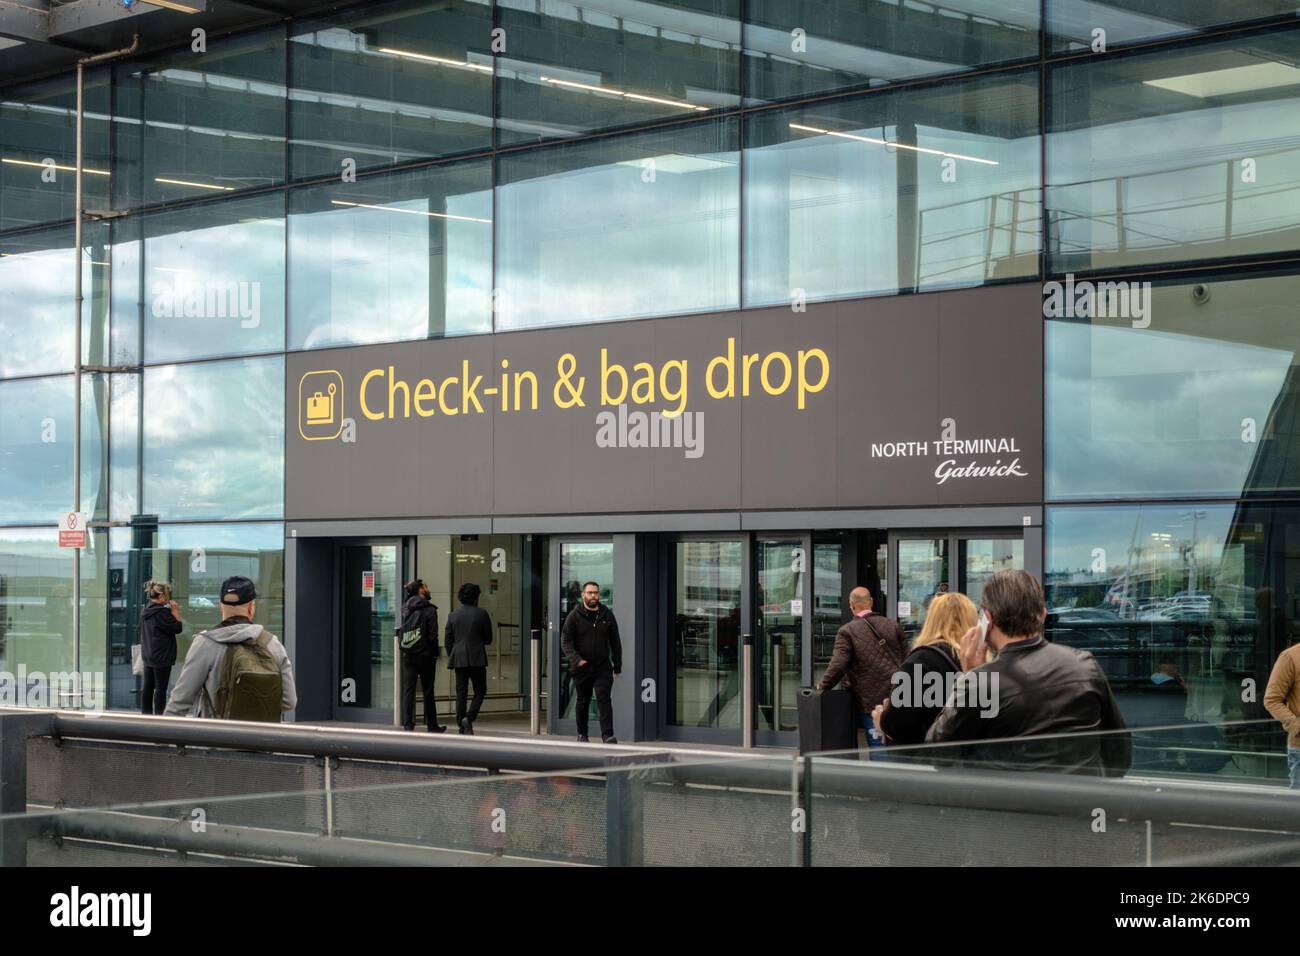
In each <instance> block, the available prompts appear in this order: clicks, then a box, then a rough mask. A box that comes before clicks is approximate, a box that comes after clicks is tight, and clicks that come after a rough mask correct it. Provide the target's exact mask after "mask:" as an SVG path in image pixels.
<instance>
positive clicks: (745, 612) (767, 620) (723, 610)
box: [662, 528, 1025, 746]
mask: <svg viewBox="0 0 1300 956" xmlns="http://www.w3.org/2000/svg"><path fill="white" fill-rule="evenodd" d="M666 551H667V554H666V558H667V560H666V561H665V562H664V566H665V571H666V574H667V579H666V583H667V587H666V588H662V592H663V593H662V599H663V600H664V601H665V603H666V604H667V605H668V608H667V610H668V613H667V615H666V620H667V622H668V624H667V633H666V635H665V638H666V651H667V653H666V654H665V655H664V664H665V666H666V668H667V670H668V673H669V677H670V679H669V680H668V681H667V686H668V700H667V701H666V707H665V708H664V711H663V713H664V726H663V728H662V733H663V735H664V736H667V737H672V738H676V739H685V740H700V741H713V742H720V743H721V742H725V743H739V739H740V735H741V733H740V732H741V726H742V721H743V720H744V716H743V704H744V701H743V695H742V693H741V689H742V688H741V675H742V673H743V667H742V657H741V654H742V648H743V638H744V635H745V634H746V633H750V634H752V635H753V647H754V650H753V655H754V683H755V686H754V709H753V721H754V732H755V733H754V739H755V742H756V743H757V744H759V745H763V744H769V745H786V746H788V745H791V744H792V743H793V742H794V738H795V734H796V733H797V731H798V709H797V701H798V690H799V688H800V687H806V686H810V685H815V684H817V683H818V682H820V681H821V679H822V677H823V675H824V674H825V673H826V668H827V666H828V665H829V664H830V661H831V656H832V653H833V651H834V646H835V635H836V633H837V632H838V630H839V628H840V627H841V625H843V624H844V623H845V622H847V621H848V620H849V610H848V600H849V593H850V591H852V589H853V588H855V587H858V586H863V587H866V588H868V589H869V590H870V591H871V593H872V597H873V607H874V609H875V611H876V612H877V613H880V614H884V615H886V616H888V617H893V618H895V619H896V620H897V621H899V623H900V625H901V626H902V627H903V630H904V632H905V633H906V634H907V636H908V637H909V638H911V637H914V636H915V635H916V634H918V633H920V631H921V628H922V627H923V626H924V622H925V615H926V612H927V610H928V608H929V605H930V602H931V601H932V600H933V599H934V596H935V595H936V594H941V593H944V592H946V591H961V592H963V593H965V594H966V595H967V596H969V597H970V598H971V599H972V600H973V601H976V602H978V601H979V595H980V592H981V591H982V589H983V583H984V581H986V580H987V579H988V578H989V576H990V575H992V574H994V573H995V572H997V571H1002V570H1007V569H1012V568H1024V566H1025V544H1024V537H1023V532H1022V531H1021V529H1010V528H1007V529H991V530H987V531H984V530H981V531H968V530H965V529H963V530H960V531H949V530H942V531H936V530H933V529H927V530H925V531H918V532H908V531H886V530H883V529H881V530H856V531H834V532H825V531H818V532H811V533H809V532H789V533H776V534H751V535H734V536H696V535H691V536H681V537H678V538H674V539H672V540H671V541H670V542H669V544H668V547H667V549H666Z"/></svg>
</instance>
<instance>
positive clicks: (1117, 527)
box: [1045, 504, 1236, 581]
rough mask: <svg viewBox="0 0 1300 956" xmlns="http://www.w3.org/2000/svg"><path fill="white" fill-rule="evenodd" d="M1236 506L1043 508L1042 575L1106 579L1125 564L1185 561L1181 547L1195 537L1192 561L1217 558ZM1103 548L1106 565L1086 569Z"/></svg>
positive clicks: (1180, 562)
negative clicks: (1045, 516) (1045, 520)
mask: <svg viewBox="0 0 1300 956" xmlns="http://www.w3.org/2000/svg"><path fill="white" fill-rule="evenodd" d="M1235 514H1236V508H1235V507H1234V506H1232V505H1217V506H1215V505H1211V506H1206V505H1203V504H1202V505H1197V506H1196V507H1195V509H1192V508H1190V507H1187V506H1180V505H1157V506H1154V507H1120V508H1114V507H1111V508H1055V509H1052V510H1051V511H1049V513H1048V523H1047V538H1046V546H1047V555H1046V561H1045V566H1046V568H1047V577H1048V578H1049V579H1051V578H1059V577H1061V576H1066V575H1071V576H1073V575H1081V576H1082V577H1085V578H1095V579H1097V580H1099V581H1109V580H1111V579H1113V578H1115V577H1117V576H1119V575H1120V574H1122V573H1123V572H1124V571H1125V570H1128V569H1136V568H1141V567H1150V566H1151V565H1165V564H1173V565H1178V566H1181V565H1183V564H1185V563H1186V562H1185V552H1184V551H1183V550H1181V548H1182V546H1190V545H1191V544H1192V538H1193V536H1195V539H1196V555H1197V560H1198V561H1199V562H1200V563H1201V564H1208V563H1210V562H1212V561H1215V560H1218V558H1219V557H1220V556H1221V555H1222V553H1223V544H1224V542H1225V541H1226V540H1227V538H1228V529H1229V528H1230V527H1231V525H1232V519H1233V516H1234V515H1235ZM1096 548H1102V549H1104V550H1105V559H1106V569H1105V570H1104V571H1097V572H1094V571H1092V570H1091V569H1092V566H1093V564H1094V562H1096V561H1097V560H1098V556H1096V555H1094V553H1093V551H1094V549H1096Z"/></svg>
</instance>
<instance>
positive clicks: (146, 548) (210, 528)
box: [108, 516, 392, 710]
mask: <svg viewBox="0 0 1300 956" xmlns="http://www.w3.org/2000/svg"><path fill="white" fill-rule="evenodd" d="M135 522H136V525H137V527H135V528H114V529H112V532H111V534H112V545H113V550H112V555H111V557H110V561H111V570H110V572H109V579H110V593H109V636H108V661H109V690H110V701H111V706H112V707H114V708H124V709H131V710H139V709H140V705H141V700H140V683H141V681H140V678H137V677H135V676H133V675H132V674H131V645H132V644H138V643H139V641H140V610H141V608H142V607H143V606H144V603H145V596H144V585H145V582H146V581H148V580H150V579H154V580H159V581H167V582H169V583H170V584H171V586H172V596H173V598H174V599H175V600H176V603H177V604H178V605H179V606H180V612H181V622H182V624H183V625H184V629H183V630H182V631H181V633H180V635H179V636H178V637H177V639H176V647H177V658H176V659H177V661H178V662H183V661H184V660H185V655H186V654H187V653H188V652H189V646H190V642H191V641H192V640H193V639H194V635H195V634H197V633H198V632H199V631H202V630H204V629H205V628H209V627H214V626H215V625H216V624H218V623H219V622H220V621H221V611H220V609H219V608H218V607H217V602H218V600H219V598H220V590H221V582H222V581H224V580H225V579H226V578H228V577H230V576H231V575H232V574H239V575H242V576H244V577H246V578H249V579H250V580H252V581H253V583H254V585H255V586H256V588H257V610H256V615H257V623H259V624H261V625H263V626H264V627H266V629H267V630H269V631H270V632H271V633H272V634H274V635H275V636H276V637H278V638H280V639H281V640H282V641H283V640H284V636H285V635H284V526H283V525H280V524H192V525H162V526H161V527H160V526H158V524H157V523H156V522H151V521H150V520H149V519H148V518H146V517H143V516H136V518H135ZM389 633H390V635H391V633H392V632H391V631H390V632H389ZM317 653H319V650H317ZM179 675H180V667H179V665H178V666H177V667H174V668H173V669H172V673H171V678H172V680H173V681H175V679H176V678H177V677H178V676H179Z"/></svg>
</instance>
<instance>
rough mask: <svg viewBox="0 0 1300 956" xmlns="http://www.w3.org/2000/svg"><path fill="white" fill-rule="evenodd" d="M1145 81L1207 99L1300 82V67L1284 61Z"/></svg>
mask: <svg viewBox="0 0 1300 956" xmlns="http://www.w3.org/2000/svg"><path fill="white" fill-rule="evenodd" d="M1142 83H1143V85H1144V86H1154V87H1157V88H1158V89H1162V90H1169V91H1170V92H1172V93H1182V94H1184V95H1186V96H1195V97H1197V98H1199V99H1207V98H1208V97H1211V96H1232V95H1233V94H1234V93H1253V92H1255V91H1257V90H1269V89H1274V88H1276V87H1279V86H1295V85H1297V84H1300V69H1296V68H1295V67H1294V66H1288V65H1287V64H1285V63H1254V64H1252V65H1250V66H1230V67H1228V68H1227V69H1224V70H1208V71H1206V72H1204V73H1188V74H1185V75H1184V76H1167V77H1165V78H1164V79H1160V80H1143V81H1142Z"/></svg>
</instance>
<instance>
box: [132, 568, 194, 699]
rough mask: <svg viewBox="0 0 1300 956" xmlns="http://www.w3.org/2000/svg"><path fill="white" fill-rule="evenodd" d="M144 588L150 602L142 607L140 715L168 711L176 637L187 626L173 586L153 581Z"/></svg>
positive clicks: (174, 663) (174, 664)
mask: <svg viewBox="0 0 1300 956" xmlns="http://www.w3.org/2000/svg"><path fill="white" fill-rule="evenodd" d="M144 587H145V596H146V597H147V598H148V599H149V601H148V603H147V604H145V606H144V607H142V608H140V663H141V664H143V665H144V686H143V687H142V688H140V713H142V714H161V713H162V712H163V711H164V710H166V709H167V683H168V681H170V680H171V676H172V668H173V667H175V666H176V635H177V634H179V633H180V632H181V628H182V627H183V626H184V625H182V624H181V609H180V605H178V604H177V603H176V602H175V601H173V600H172V589H171V585H169V584H165V583H163V582H162V581H149V582H147V583H146V584H145V586H144Z"/></svg>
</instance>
